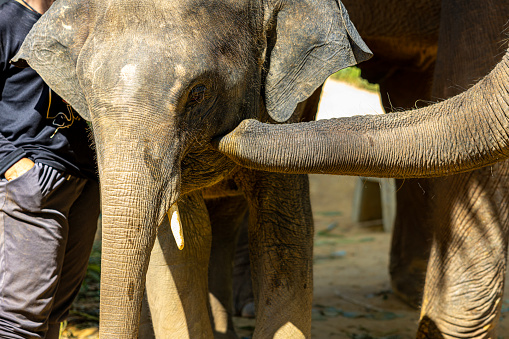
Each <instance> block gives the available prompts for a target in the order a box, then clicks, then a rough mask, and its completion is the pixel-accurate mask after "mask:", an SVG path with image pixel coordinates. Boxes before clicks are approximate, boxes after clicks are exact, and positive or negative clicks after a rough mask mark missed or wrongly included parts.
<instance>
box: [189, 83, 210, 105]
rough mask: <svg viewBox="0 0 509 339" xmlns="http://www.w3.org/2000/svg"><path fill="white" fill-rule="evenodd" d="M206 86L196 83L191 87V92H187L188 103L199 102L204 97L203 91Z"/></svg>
mask: <svg viewBox="0 0 509 339" xmlns="http://www.w3.org/2000/svg"><path fill="white" fill-rule="evenodd" d="M206 90H207V87H205V85H198V86H195V87H193V89H192V90H191V92H190V93H189V103H190V104H199V103H201V102H202V101H203V99H205V91H206Z"/></svg>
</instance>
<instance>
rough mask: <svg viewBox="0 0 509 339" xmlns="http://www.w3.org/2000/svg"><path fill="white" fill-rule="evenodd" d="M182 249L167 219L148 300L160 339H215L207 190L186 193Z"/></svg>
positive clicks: (154, 256)
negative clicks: (211, 314)
mask: <svg viewBox="0 0 509 339" xmlns="http://www.w3.org/2000/svg"><path fill="white" fill-rule="evenodd" d="M178 208H179V214H180V219H181V222H182V227H183V230H184V244H185V245H184V249H183V250H181V251H179V250H178V248H177V246H176V244H175V240H174V237H173V235H172V233H171V229H170V225H169V222H168V220H167V218H166V219H165V221H164V222H163V224H162V225H161V226H160V227H159V229H158V234H157V239H156V242H155V245H154V249H153V250H152V254H151V257H150V263H149V267H148V271H147V284H146V289H147V299H148V304H149V307H150V314H151V316H152V323H153V326H154V332H155V335H156V338H159V339H161V338H163V339H164V338H170V337H169V336H168V333H172V336H171V338H179V339H180V338H192V339H194V338H207V339H208V338H211V337H212V336H213V335H212V327H211V325H210V318H209V307H208V278H207V276H208V263H209V256H210V246H211V241H212V240H211V229H210V222H209V218H208V213H207V208H206V206H205V202H204V201H203V197H202V195H201V192H193V193H190V194H188V195H185V196H183V197H181V198H180V199H179V201H178Z"/></svg>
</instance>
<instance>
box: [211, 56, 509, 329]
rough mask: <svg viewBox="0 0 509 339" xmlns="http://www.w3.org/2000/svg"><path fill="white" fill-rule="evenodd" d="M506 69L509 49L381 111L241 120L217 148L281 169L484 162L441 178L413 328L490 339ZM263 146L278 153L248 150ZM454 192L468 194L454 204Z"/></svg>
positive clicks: (498, 287) (399, 170)
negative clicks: (447, 184)
mask: <svg viewBox="0 0 509 339" xmlns="http://www.w3.org/2000/svg"><path fill="white" fill-rule="evenodd" d="M508 71H509V50H508V51H507V52H506V53H505V56H504V57H503V58H502V60H501V61H500V62H499V63H498V64H497V65H496V67H495V68H494V69H493V70H492V71H491V72H490V73H489V75H487V76H486V77H485V78H483V79H482V80H481V81H479V82H478V83H477V84H476V85H475V86H473V87H472V88H470V89H469V90H467V91H466V92H464V93H462V94H459V95H457V96H454V97H452V98H450V99H448V100H446V101H443V102H440V103H437V104H434V105H431V106H428V107H425V108H421V109H417V110H412V111H404V112H399V113H392V114H386V115H383V116H358V117H352V118H342V119H331V120H328V121H324V120H322V121H317V122H308V123H301V124H290V125H284V126H283V125H281V126H270V125H266V124H262V123H259V122H255V121H252V120H248V121H245V122H243V123H241V125H240V126H239V127H238V128H237V129H236V130H235V131H233V132H231V133H230V134H229V135H227V136H226V137H224V138H222V139H221V140H220V141H218V147H219V149H221V150H222V151H224V152H225V153H227V154H229V155H230V156H231V157H232V158H234V159H235V161H237V162H238V163H239V164H242V165H243V166H248V167H251V168H256V169H259V170H261V169H263V170H271V171H279V172H285V173H330V174H343V175H364V176H377V177H396V178H419V177H421V178H426V177H439V176H447V175H451V174H455V173H462V172H468V171H472V170H475V169H479V168H484V167H486V166H492V167H491V168H489V167H488V169H487V170H488V171H493V174H492V175H491V176H490V178H489V179H487V178H486V177H485V176H484V177H483V176H478V174H475V172H469V174H465V175H467V178H470V179H469V182H470V183H475V185H466V186H462V185H465V181H464V179H462V176H456V177H450V178H445V179H444V180H451V181H452V182H453V183H455V185H454V186H453V187H456V190H454V191H453V190H449V191H441V192H440V194H439V195H438V196H437V197H436V200H437V204H438V205H439V206H445V207H446V208H449V209H451V210H452V211H454V212H455V213H454V214H452V215H451V216H450V219H446V220H444V221H443V222H441V223H439V224H438V225H436V226H435V230H434V234H435V237H436V239H433V240H434V245H433V247H432V249H431V255H430V264H429V266H428V273H427V277H426V286H425V291H424V297H423V303H422V310H421V319H420V323H419V332H418V334H417V337H418V338H487V337H492V336H493V335H494V333H495V331H496V323H497V320H498V318H499V316H500V309H501V304H502V299H503V287H504V279H505V267H506V253H507V239H508V223H507V218H506V216H507V212H508V206H509V205H508V203H507V198H508V197H507V192H508V188H509V181H508V179H509V171H508V170H507V168H506V166H505V162H502V163H499V162H500V161H503V160H505V159H507V158H508V157H509V137H508V133H507V131H508V130H509V114H508V112H509V104H508V103H509V87H508V85H507V84H508V83H509V75H508V74H509V73H508ZM289 135H292V136H294V138H293V140H291V141H289V140H288V139H287V138H288V136H289ZM295 136H298V137H295ZM246 145H249V147H250V149H248V148H246V147H245V146H246ZM263 148H264V149H279V150H280V149H283V150H284V152H281V151H280V152H277V153H275V152H256V151H255V150H257V149H263ZM457 190H459V191H460V192H463V193H464V194H469V196H468V197H467V198H468V199H470V196H471V197H472V198H475V199H473V201H472V202H470V201H469V200H461V201H460V202H457V201H456V200H455V199H457V198H455V197H456V194H458V191H457ZM435 192H438V191H435ZM467 198H465V199H467ZM453 204H457V205H456V207H455V208H452V207H451V206H452V205H453ZM472 217H473V218H476V220H474V221H471V220H469V218H472ZM492 220H498V221H499V223H495V222H493V221H492ZM451 225H452V226H453V227H452V226H451ZM476 226H477V227H476ZM441 228H443V229H441ZM430 286H431V287H436V288H434V289H433V288H430Z"/></svg>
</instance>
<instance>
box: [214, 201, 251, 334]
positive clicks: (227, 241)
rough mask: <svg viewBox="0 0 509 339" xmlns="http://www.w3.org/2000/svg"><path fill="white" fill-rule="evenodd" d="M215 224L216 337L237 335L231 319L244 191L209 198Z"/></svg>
mask: <svg viewBox="0 0 509 339" xmlns="http://www.w3.org/2000/svg"><path fill="white" fill-rule="evenodd" d="M205 203H206V206H207V210H208V212H209V218H210V223H211V225H212V248H211V252H210V263H209V299H210V307H211V311H212V312H211V315H212V319H211V321H212V324H213V325H212V326H213V330H214V338H221V339H223V338H224V339H226V338H237V335H236V334H235V330H234V328H233V322H232V311H233V300H232V271H233V258H234V255H235V244H236V242H237V238H238V231H239V228H240V225H241V224H242V222H243V220H244V219H245V217H246V215H247V202H246V200H245V198H244V197H243V196H241V195H239V196H230V197H224V198H215V199H206V200H205Z"/></svg>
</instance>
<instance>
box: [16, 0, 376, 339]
mask: <svg viewBox="0 0 509 339" xmlns="http://www.w3.org/2000/svg"><path fill="white" fill-rule="evenodd" d="M312 18H320V20H313V19H312ZM369 56H370V52H369V49H368V48H367V47H366V45H365V44H364V43H363V42H362V40H361V39H360V37H359V36H358V34H357V32H356V30H355V28H354V27H353V25H352V24H351V22H350V21H349V19H348V14H347V12H346V9H345V8H344V6H343V5H342V4H341V3H340V2H339V1H337V0H326V1H318V0H293V1H254V0H252V1H250V0H244V1H215V0H212V1H211V0H208V1H200V0H186V1H139V0H136V1H134V0H109V1H84V0H59V1H57V2H55V4H54V5H53V6H52V8H51V9H50V10H49V11H48V12H47V13H46V14H45V15H44V16H43V17H42V18H41V19H40V20H39V22H38V23H37V25H36V26H35V27H34V29H33V30H32V32H31V33H30V34H29V36H28V37H27V39H26V40H25V43H24V45H23V47H22V48H21V50H20V53H19V54H18V56H17V58H16V60H15V62H18V63H19V64H23V63H24V61H26V62H27V63H28V64H29V65H30V66H31V67H32V68H34V69H35V70H36V71H37V72H38V73H39V74H40V75H41V76H42V77H43V79H44V80H45V81H46V82H47V83H48V85H49V86H50V87H51V88H52V89H53V90H55V91H56V92H57V93H59V94H60V95H61V96H62V97H63V98H64V99H65V100H66V101H67V102H69V103H70V104H71V105H72V106H73V107H74V108H75V109H76V110H77V111H78V113H79V114H80V115H81V116H82V117H84V118H85V119H86V120H88V121H90V122H91V124H92V127H93V129H92V130H93V140H94V143H95V148H96V151H97V161H98V169H99V176H100V182H101V192H102V193H101V199H102V202H101V203H102V213H103V219H102V220H103V235H102V246H103V248H102V272H101V309H100V312H101V317H100V337H101V338H122V339H125V338H136V336H137V332H138V321H139V314H140V309H141V303H142V296H143V290H144V286H145V274H146V272H147V270H149V271H150V269H149V268H148V266H149V265H148V262H149V257H150V252H151V249H152V248H153V247H154V251H155V252H157V256H158V258H159V260H161V261H159V262H158V263H159V264H160V265H161V266H165V267H168V266H169V267H170V269H169V270H168V271H167V272H166V273H165V274H164V276H162V277H161V279H162V280H164V286H170V287H167V289H166V290H165V292H166V293H167V295H168V297H169V298H170V299H169V300H170V301H171V302H170V303H169V304H170V307H169V308H168V309H163V310H159V309H157V308H156V311H157V312H154V310H152V317H153V318H154V320H157V319H163V318H164V319H165V321H166V324H164V325H161V329H162V331H163V332H164V333H163V334H161V335H160V336H161V337H168V338H186V337H189V338H210V337H212V336H213V334H212V327H211V323H210V320H209V311H208V309H209V306H208V304H207V300H208V298H207V264H208V259H209V253H210V247H211V229H210V222H209V219H208V215H207V214H206V208H207V206H205V203H204V200H203V194H202V191H201V189H202V188H204V187H209V186H212V185H215V184H218V183H219V182H221V181H222V180H225V179H231V181H233V183H234V184H235V185H236V186H237V188H238V189H240V190H241V191H242V192H243V194H244V196H245V199H246V201H247V203H248V205H249V212H250V226H249V227H250V231H249V232H250V247H251V253H252V258H253V262H252V265H253V271H254V272H253V276H254V287H255V288H254V289H255V302H256V303H257V313H256V316H257V327H256V330H255V334H254V337H255V338H269V337H270V338H272V337H274V338H283V337H284V338H298V337H309V336H310V329H311V324H310V321H311V320H310V319H311V317H310V315H311V295H312V269H311V254H312V234H313V227H312V219H311V212H310V205H309V194H308V188H307V178H306V176H302V175H282V174H271V173H264V172H259V171H252V170H248V169H244V168H242V167H240V166H238V165H236V164H235V163H234V162H232V161H230V160H228V158H227V157H225V156H224V155H222V154H221V153H219V152H217V151H215V150H213V149H212V147H211V143H210V141H211V140H212V139H213V138H215V137H216V136H219V135H223V134H226V133H227V132H229V131H231V130H232V129H233V128H234V127H235V126H237V125H238V124H239V123H240V121H242V120H244V119H247V118H255V119H260V120H262V121H272V122H297V121H299V120H301V119H304V115H305V113H304V111H305V106H306V104H305V102H304V101H305V100H306V99H307V98H308V97H309V96H311V95H312V94H313V93H314V92H315V90H316V89H317V88H318V87H319V86H320V85H321V84H322V83H323V81H324V80H325V79H326V78H327V77H328V76H329V75H330V74H332V73H333V72H335V71H337V70H338V69H341V68H344V67H347V66H350V65H353V64H356V63H358V62H360V61H363V60H365V59H367V58H368V57H369ZM301 102H304V103H302V104H299V103H301ZM231 181H230V182H231ZM219 186H221V185H219ZM226 186H228V185H226ZM170 210H171V211H172V214H171V215H172V216H173V215H174V214H173V213H177V215H178V213H179V214H180V221H181V225H182V227H183V238H184V248H183V250H182V251H179V250H178V249H177V245H176V244H175V242H174V241H173V239H172V237H171V233H170V232H169V231H164V229H165V228H169V227H170V226H169V225H168V217H167V212H168V211H170ZM177 211H178V212H177ZM159 225H161V229H159V230H158V226H159ZM177 228H179V227H177ZM157 233H159V236H158V240H157V243H156V245H155V246H154V243H155V241H156V236H157ZM177 233H178V231H177ZM168 238H171V239H170V240H171V241H169V240H168ZM161 243H165V244H167V246H166V245H165V246H161ZM179 244H180V243H179ZM147 293H148V300H149V303H150V302H151V297H150V293H151V292H150V290H149V291H147ZM159 311H160V312H159ZM156 327H157V328H159V325H156ZM156 331H157V329H156ZM156 335H159V334H158V333H156Z"/></svg>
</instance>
